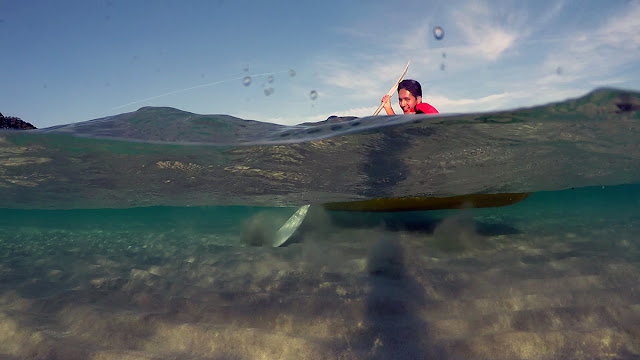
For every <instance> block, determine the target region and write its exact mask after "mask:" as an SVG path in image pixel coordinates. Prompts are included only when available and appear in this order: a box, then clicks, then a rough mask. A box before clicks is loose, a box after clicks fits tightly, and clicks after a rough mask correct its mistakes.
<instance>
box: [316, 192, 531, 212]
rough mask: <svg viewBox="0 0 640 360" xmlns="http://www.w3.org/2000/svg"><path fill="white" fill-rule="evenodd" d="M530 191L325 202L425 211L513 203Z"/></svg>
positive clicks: (336, 206) (346, 207) (345, 207)
mask: <svg viewBox="0 0 640 360" xmlns="http://www.w3.org/2000/svg"><path fill="white" fill-rule="evenodd" d="M528 196H529V193H507V194H470V195H459V196H448V197H429V196H417V197H393V198H379V199H371V200H362V201H345V202H332V203H326V204H323V207H324V208H325V209H327V210H340V211H376V212H393V211H425V210H446V209H463V208H488V207H500V206H507V205H512V204H515V203H517V202H520V201H522V200H524V199H526V198H527V197H528Z"/></svg>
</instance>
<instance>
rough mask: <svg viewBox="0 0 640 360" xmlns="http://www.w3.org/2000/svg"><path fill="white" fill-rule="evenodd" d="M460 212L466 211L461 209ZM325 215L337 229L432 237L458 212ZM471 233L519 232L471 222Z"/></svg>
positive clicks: (506, 226)
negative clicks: (386, 231) (405, 232)
mask: <svg viewBox="0 0 640 360" xmlns="http://www.w3.org/2000/svg"><path fill="white" fill-rule="evenodd" d="M461 211H467V210H465V209H463V210H461ZM326 213H327V216H328V217H329V219H330V220H331V224H332V225H334V226H336V227H339V228H376V227H383V228H384V229H385V230H388V231H394V232H398V231H410V232H420V233H425V234H433V233H434V231H435V229H436V228H437V227H438V225H440V224H441V223H442V222H443V220H445V219H447V218H448V217H451V216H456V215H457V214H458V213H456V212H453V213H452V214H451V215H449V216H447V217H444V218H443V217H442V216H430V215H429V214H427V213H425V212H397V213H378V212H346V211H327V212H326ZM469 218H470V219H471V220H472V222H473V224H474V227H475V232H476V233H477V234H478V235H482V236H498V235H515V234H521V233H522V231H521V230H520V229H518V228H516V227H514V226H512V225H509V224H508V223H504V222H486V221H481V220H476V219H473V216H469Z"/></svg>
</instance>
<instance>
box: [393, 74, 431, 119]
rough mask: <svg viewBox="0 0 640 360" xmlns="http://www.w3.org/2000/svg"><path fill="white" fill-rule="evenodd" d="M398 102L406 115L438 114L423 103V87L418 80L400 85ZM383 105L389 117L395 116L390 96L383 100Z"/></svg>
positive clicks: (407, 81)
mask: <svg viewBox="0 0 640 360" xmlns="http://www.w3.org/2000/svg"><path fill="white" fill-rule="evenodd" d="M398 102H399V103H400V107H401V108H402V111H403V112H404V113H405V114H438V110H436V108H434V107H433V106H431V105H429V104H427V103H425V102H422V87H421V86H420V83H419V82H417V81H416V80H410V79H406V80H402V81H401V82H400V84H398ZM382 104H383V106H384V110H385V111H386V112H387V115H395V112H394V111H393V108H392V107H391V101H390V98H389V95H385V96H384V97H383V98H382Z"/></svg>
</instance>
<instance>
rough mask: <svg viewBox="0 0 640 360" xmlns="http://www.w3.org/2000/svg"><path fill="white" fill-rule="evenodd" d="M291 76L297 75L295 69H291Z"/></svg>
mask: <svg viewBox="0 0 640 360" xmlns="http://www.w3.org/2000/svg"><path fill="white" fill-rule="evenodd" d="M289 76H291V77H294V76H296V71H295V70H293V69H289Z"/></svg>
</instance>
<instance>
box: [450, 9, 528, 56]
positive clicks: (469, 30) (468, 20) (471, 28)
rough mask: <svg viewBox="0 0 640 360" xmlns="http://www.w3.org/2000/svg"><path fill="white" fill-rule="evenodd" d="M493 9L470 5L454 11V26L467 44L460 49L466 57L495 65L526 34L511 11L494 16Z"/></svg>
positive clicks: (516, 16) (520, 21)
mask: <svg viewBox="0 0 640 360" xmlns="http://www.w3.org/2000/svg"><path fill="white" fill-rule="evenodd" d="M496 8H500V6H495V4H493V5H492V6H491V7H490V6H489V5H488V4H486V3H484V2H482V1H471V2H469V3H467V4H466V6H462V7H460V9H459V10H456V11H454V15H453V17H454V19H456V25H457V27H458V28H459V30H460V31H461V33H462V35H463V36H464V37H465V40H464V41H463V43H464V44H467V46H465V47H464V48H462V49H461V52H462V53H464V54H465V55H466V56H475V57H478V56H480V57H481V58H483V59H485V60H489V61H495V60H497V59H498V58H500V57H501V56H502V55H503V54H504V53H505V52H506V51H507V50H509V49H512V48H513V47H514V46H515V44H516V40H517V39H519V38H521V37H522V36H524V35H525V34H526V28H525V27H524V26H523V23H522V20H521V19H522V16H520V15H517V13H516V12H515V9H511V10H510V12H505V11H498V12H496V11H495V9H496ZM507 14H509V15H507Z"/></svg>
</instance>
